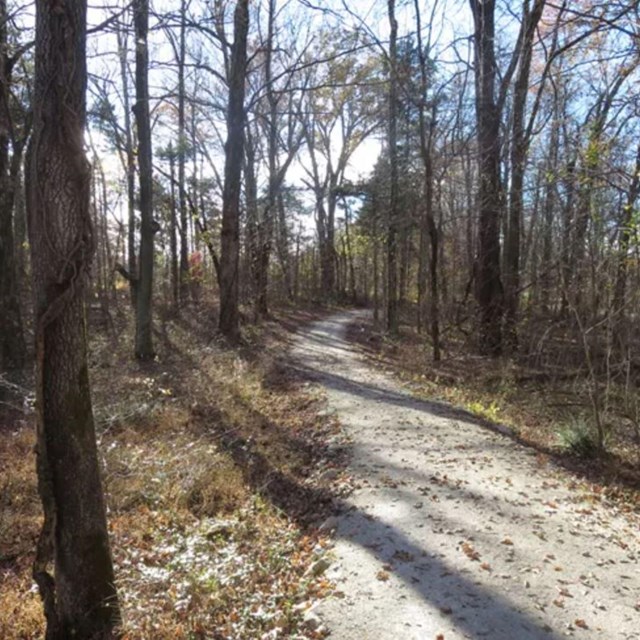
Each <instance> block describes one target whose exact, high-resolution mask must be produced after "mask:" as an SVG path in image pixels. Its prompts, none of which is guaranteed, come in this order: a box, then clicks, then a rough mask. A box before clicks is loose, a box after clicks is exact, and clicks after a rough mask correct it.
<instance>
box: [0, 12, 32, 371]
mask: <svg viewBox="0 0 640 640" xmlns="http://www.w3.org/2000/svg"><path fill="white" fill-rule="evenodd" d="M7 18H8V16H7V3H6V0H0V305H1V307H2V313H0V370H9V369H14V370H17V369H21V368H22V367H23V366H24V362H25V356H26V345H25V340H24V335H23V333H22V314H21V313H20V297H19V295H18V273H17V269H16V267H17V262H16V258H15V238H14V232H13V213H14V209H15V185H16V181H17V177H18V176H17V175H13V174H14V173H15V172H14V171H12V166H16V168H17V169H18V172H17V173H19V167H20V161H21V158H22V149H23V145H24V141H21V144H19V145H16V144H15V141H14V145H13V157H11V158H10V156H9V142H10V138H11V135H10V132H11V129H12V126H11V112H10V104H11V94H10V85H11V66H12V65H11V62H10V59H9V55H8V51H7V46H8V43H7ZM16 162H17V165H16Z"/></svg>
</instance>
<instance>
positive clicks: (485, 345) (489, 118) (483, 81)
mask: <svg viewBox="0 0 640 640" xmlns="http://www.w3.org/2000/svg"><path fill="white" fill-rule="evenodd" d="M470 3H471V9H472V11H473V17H474V24H475V33H474V45H475V74H476V116H477V127H478V134H477V135H478V155H479V164H478V170H479V179H480V185H479V189H478V204H479V209H480V211H479V214H480V215H479V246H478V258H477V266H476V296H477V299H478V305H479V307H480V349H481V351H482V352H483V353H485V354H487V355H491V356H497V355H499V354H500V352H501V351H502V309H503V296H502V281H501V279H500V218H501V215H500V214H501V208H502V188H501V180H500V113H499V108H498V105H497V103H496V97H495V85H496V72H497V66H496V60H495V51H494V43H495V24H494V11H495V0H484V2H479V1H478V0H470Z"/></svg>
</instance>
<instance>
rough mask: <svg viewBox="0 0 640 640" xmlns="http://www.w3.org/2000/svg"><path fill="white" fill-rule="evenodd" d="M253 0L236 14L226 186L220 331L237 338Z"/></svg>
mask: <svg viewBox="0 0 640 640" xmlns="http://www.w3.org/2000/svg"><path fill="white" fill-rule="evenodd" d="M248 31H249V1H248V0H238V2H237V4H236V9H235V14H234V41H233V48H232V52H231V68H230V73H229V104H228V106H227V142H226V144H225V165H224V190H223V193H222V233H221V243H220V244H221V254H220V320H219V324H218V328H219V329H220V332H221V333H222V334H223V335H225V336H227V337H228V338H230V339H231V340H237V339H238V338H239V336H240V314H239V310H238V280H239V273H238V267H239V263H240V189H241V181H242V158H243V154H244V122H245V113H244V94H245V75H246V67H247V33H248Z"/></svg>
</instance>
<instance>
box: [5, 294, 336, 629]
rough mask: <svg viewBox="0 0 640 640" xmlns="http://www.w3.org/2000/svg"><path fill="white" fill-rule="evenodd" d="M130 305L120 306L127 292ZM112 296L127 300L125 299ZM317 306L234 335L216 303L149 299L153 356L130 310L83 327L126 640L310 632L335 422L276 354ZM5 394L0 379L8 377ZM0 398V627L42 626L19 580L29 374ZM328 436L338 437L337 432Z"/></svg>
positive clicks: (26, 585) (29, 551)
mask: <svg viewBox="0 0 640 640" xmlns="http://www.w3.org/2000/svg"><path fill="white" fill-rule="evenodd" d="M124 304H126V303H124ZM123 306H124V305H123ZM323 313H324V314H325V315H326V312H323V311H321V310H320V311H311V312H308V311H299V310H290V311H288V312H285V313H280V314H278V317H277V318H276V319H274V320H272V321H270V322H267V323H263V324H262V325H261V327H260V328H256V327H253V326H247V327H245V329H244V336H245V338H244V342H243V344H242V345H240V347H237V346H234V347H233V348H231V347H229V346H227V345H226V344H225V343H224V342H223V341H221V340H220V339H219V338H216V337H213V338H212V336H215V335H216V332H215V324H214V320H213V318H214V310H212V309H208V308H203V307H197V308H189V309H187V310H186V311H185V312H183V313H181V314H180V315H176V314H171V313H164V314H163V313H160V310H159V312H158V320H157V322H156V331H155V345H156V350H157V353H158V357H157V359H156V361H155V362H153V363H151V364H147V365H141V364H139V363H137V362H135V360H134V359H133V358H132V357H131V345H132V344H133V340H132V329H133V327H132V323H131V319H130V318H129V317H127V316H123V317H120V318H119V319H118V318H116V320H115V323H114V324H115V326H112V327H111V329H112V330H111V331H107V328H105V327H103V329H102V330H100V331H98V330H97V329H96V327H95V326H92V329H91V331H90V335H91V341H90V353H89V359H90V369H91V382H92V390H93V391H92V393H93V404H94V413H95V416H96V429H97V436H98V443H99V452H100V458H101V463H102V467H103V477H104V485H105V492H106V496H107V504H108V519H109V528H110V534H111V544H112V550H113V555H114V563H115V569H116V576H117V582H118V590H119V595H120V600H121V608H122V612H123V617H124V637H125V639H126V640H163V639H167V640H169V639H171V640H178V639H180V638H207V639H217V638H220V639H222V638H225V639H238V640H247V639H249V638H251V639H253V638H255V639H265V640H268V639H275V638H298V639H305V638H307V639H312V638H318V637H322V636H323V632H322V630H320V631H318V630H316V629H314V628H313V625H306V624H305V620H304V618H305V612H306V611H307V609H308V608H309V607H310V606H311V604H312V603H313V602H314V601H315V600H317V599H318V598H321V597H323V596H324V595H326V594H327V593H328V592H329V591H330V589H331V585H330V583H329V582H328V581H327V579H326V578H325V577H324V576H323V569H324V565H323V563H322V562H323V561H321V558H322V556H323V555H324V552H325V549H326V547H327V546H328V545H330V544H331V542H330V541H329V540H328V538H327V535H326V533H325V534H322V533H319V532H318V531H317V528H315V527H314V526H312V525H316V524H317V523H318V522H321V521H322V520H323V519H324V518H325V517H326V514H327V510H328V509H329V508H330V503H331V500H332V497H333V495H335V494H334V492H335V491H339V490H340V487H339V485H336V482H335V471H334V469H335V468H337V467H340V466H341V465H342V464H343V461H342V460H341V457H340V456H341V448H340V446H339V442H338V441H337V440H336V438H337V437H338V436H337V435H336V434H337V433H338V425H337V423H336V420H335V418H334V417H333V416H329V415H327V414H324V415H323V413H322V406H323V399H322V396H321V394H320V393H319V391H318V390H316V389H313V388H311V387H310V385H309V384H308V383H307V382H305V381H304V380H302V379H301V378H300V377H299V376H297V375H295V374H294V373H293V372H292V371H291V370H290V369H289V367H288V366H287V361H286V360H285V359H284V357H283V356H284V354H285V353H286V351H287V349H288V348H289V345H290V343H291V340H292V336H293V334H294V332H295V330H296V329H297V328H298V327H300V326H304V325H305V324H307V323H309V322H312V321H314V320H317V319H318V318H319V317H321V315H322V314H323ZM5 391H6V385H5ZM14 392H15V393H13V394H11V393H9V394H7V393H5V395H4V397H3V398H0V400H2V403H0V638H2V639H3V640H14V639H15V640H17V639H27V638H29V639H30V638H41V637H43V630H44V620H43V616H42V606H41V603H40V599H39V596H38V593H37V590H36V588H35V587H34V584H33V581H32V579H31V562H32V558H33V553H34V549H35V544H36V539H37V535H38V531H39V525H40V521H41V509H40V503H39V499H38V495H37V490H36V484H35V471H34V466H35V462H34V453H33V446H34V429H33V402H32V394H31V390H30V389H29V384H28V382H25V383H24V387H23V388H15V389H14ZM338 438H339V437H338Z"/></svg>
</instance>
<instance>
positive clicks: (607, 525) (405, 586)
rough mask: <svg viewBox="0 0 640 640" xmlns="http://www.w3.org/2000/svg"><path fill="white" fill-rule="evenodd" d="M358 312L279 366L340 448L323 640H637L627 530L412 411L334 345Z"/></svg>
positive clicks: (485, 445) (518, 456) (635, 547)
mask: <svg viewBox="0 0 640 640" xmlns="http://www.w3.org/2000/svg"><path fill="white" fill-rule="evenodd" d="M357 318H358V312H350V313H341V314H337V315H335V316H332V317H331V318H329V319H327V320H323V321H320V322H317V323H315V324H313V325H311V326H309V327H307V328H306V329H303V330H301V331H300V335H299V337H298V338H297V341H296V345H295V348H294V350H293V356H294V358H295V359H296V360H297V362H298V366H299V367H300V368H301V369H303V370H305V371H306V372H307V374H309V375H310V376H311V377H312V378H313V379H314V380H315V381H316V382H317V383H318V384H319V385H321V387H323V388H324V390H325V392H326V396H327V402H328V410H329V411H335V412H336V414H337V417H338V418H339V420H340V421H341V423H342V425H343V427H344V430H345V431H346V434H347V435H348V436H349V437H350V438H351V439H352V445H351V458H350V460H351V461H350V464H349V468H348V472H349V473H350V474H351V475H352V476H353V479H354V482H355V483H356V487H357V488H356V489H355V490H354V492H353V493H352V494H351V495H350V496H349V497H348V498H347V499H345V500H344V504H343V508H342V509H341V513H340V515H339V516H338V518H337V525H338V526H337V531H336V545H335V548H334V550H333V553H334V555H335V562H334V563H333V564H332V566H331V567H330V568H329V570H328V571H327V576H328V577H329V578H330V579H331V580H334V581H335V582H336V583H337V594H336V595H335V596H333V597H331V598H329V599H327V600H325V601H323V602H322V603H320V605H319V606H318V607H317V610H316V613H317V615H318V616H319V617H320V619H321V620H322V622H323V623H324V624H325V625H326V626H327V627H328V629H329V630H330V631H331V638H332V639H337V640H352V639H353V640H374V639H375V640H414V639H415V640H418V639H420V640H427V639H429V640H435V639H436V638H439V637H440V634H442V638H444V640H454V639H458V638H491V639H492V640H507V639H508V640H526V639H531V638H542V639H552V638H564V637H567V636H569V637H576V638H604V639H607V640H613V639H618V638H620V639H622V638H625V639H628V640H630V639H640V572H639V566H638V565H639V559H640V529H639V521H640V518H639V517H638V514H635V515H633V514H625V513H623V512H621V511H619V510H618V509H616V507H614V506H612V505H608V504H604V503H602V502H598V501H594V500H589V496H588V495H587V494H586V493H585V492H584V491H581V490H579V489H578V487H577V484H576V482H575V479H574V478H572V476H571V475H570V474H569V473H567V472H564V471H561V470H559V469H557V468H555V467H554V466H553V465H551V464H547V463H546V462H545V461H544V459H543V458H542V457H541V456H539V455H538V454H537V453H536V452H535V451H534V450H532V449H527V448H526V447H523V446H520V445H518V444H517V443H515V442H514V441H513V440H512V439H510V438H509V437H507V436H505V435H502V434H500V433H496V432H493V431H491V430H489V429H487V428H483V427H482V426H480V425H478V424H475V423H474V420H473V418H472V417H471V416H469V415H467V414H465V413H463V412H460V411H457V410H455V409H453V408H451V407H447V406H446V405H443V404H438V403H435V402H434V403H430V402H424V401H420V400H417V399H415V398H413V397H412V396H411V394H409V393H408V392H407V391H405V390H403V388H402V386H401V385H400V384H399V383H398V382H397V381H395V380H394V379H393V378H392V377H391V376H389V375H387V374H385V373H380V372H377V371H375V370H374V369H373V368H372V367H371V366H370V365H369V364H367V363H366V362H365V361H364V360H363V358H362V357H361V356H360V355H359V354H358V352H357V349H356V348H355V347H353V346H352V345H350V344H348V343H347V342H346V341H345V333H346V329H347V326H348V325H349V323H351V322H353V321H354V320H357Z"/></svg>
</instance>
